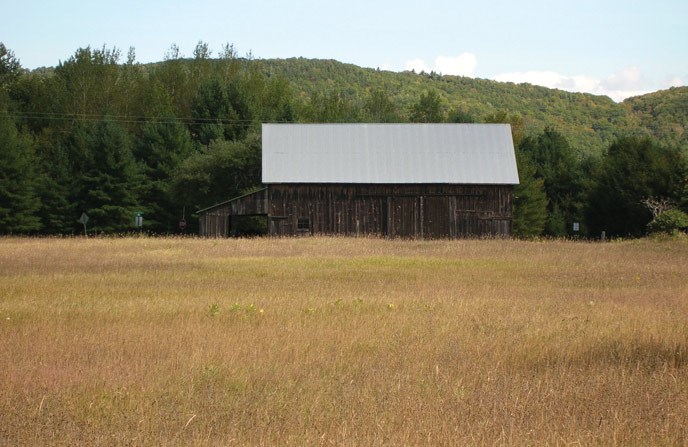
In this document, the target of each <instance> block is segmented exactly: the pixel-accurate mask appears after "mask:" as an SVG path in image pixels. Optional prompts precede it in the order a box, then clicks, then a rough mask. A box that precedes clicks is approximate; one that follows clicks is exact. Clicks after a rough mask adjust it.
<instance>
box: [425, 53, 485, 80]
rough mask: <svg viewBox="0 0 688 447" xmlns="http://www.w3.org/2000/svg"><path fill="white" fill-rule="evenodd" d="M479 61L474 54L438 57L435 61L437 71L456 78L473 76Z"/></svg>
mask: <svg viewBox="0 0 688 447" xmlns="http://www.w3.org/2000/svg"><path fill="white" fill-rule="evenodd" d="M476 65H478V59H477V58H476V57H475V54H473V53H463V54H461V55H459V56H456V57H447V56H438V57H437V59H435V68H436V71H438V72H440V73H442V74H446V75H454V76H472V75H473V72H474V71H475V67H476Z"/></svg>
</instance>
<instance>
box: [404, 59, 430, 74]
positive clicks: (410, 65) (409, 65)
mask: <svg viewBox="0 0 688 447" xmlns="http://www.w3.org/2000/svg"><path fill="white" fill-rule="evenodd" d="M404 69H405V70H409V71H410V70H415V71H416V72H418V73H420V72H421V71H425V72H430V71H432V70H431V69H430V67H428V66H427V65H426V64H425V61H424V60H423V59H411V60H410V61H406V64H405V65H404Z"/></svg>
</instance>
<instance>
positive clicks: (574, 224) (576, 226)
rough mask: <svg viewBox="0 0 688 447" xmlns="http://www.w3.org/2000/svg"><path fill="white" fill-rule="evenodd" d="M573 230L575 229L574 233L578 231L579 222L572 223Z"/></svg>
mask: <svg viewBox="0 0 688 447" xmlns="http://www.w3.org/2000/svg"><path fill="white" fill-rule="evenodd" d="M573 231H575V232H576V233H578V232H579V231H580V223H578V222H574V223H573Z"/></svg>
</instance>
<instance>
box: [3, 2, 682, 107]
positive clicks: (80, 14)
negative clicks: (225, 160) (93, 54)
mask: <svg viewBox="0 0 688 447" xmlns="http://www.w3.org/2000/svg"><path fill="white" fill-rule="evenodd" d="M0 1H1V2H2V3H4V5H2V8H1V10H2V11H3V15H4V16H5V19H4V20H3V21H2V22H3V25H2V29H0V42H3V43H4V44H5V46H6V47H7V48H9V49H10V50H12V51H13V52H14V54H15V56H16V57H17V58H18V59H19V61H20V63H21V65H22V67H24V68H28V69H35V68H38V67H42V66H56V65H58V64H59V63H60V61H66V60H67V59H69V57H70V56H72V55H74V53H75V52H76V50H77V49H79V48H83V47H86V46H91V47H98V48H101V47H103V46H104V45H105V46H107V47H108V48H112V47H116V48H118V49H120V50H121V52H122V59H123V60H124V59H126V55H127V52H128V50H129V48H130V47H133V48H134V49H135V52H136V59H137V61H138V62H141V63H148V62H157V61H160V60H163V59H164V58H165V54H166V53H167V52H168V51H169V49H170V47H171V46H172V44H176V45H177V46H178V47H179V49H180V51H181V53H182V55H184V56H191V55H192V53H193V50H194V48H195V47H196V45H197V44H198V42H199V41H203V42H205V43H207V44H208V45H209V47H210V49H211V50H212V51H213V53H212V54H211V57H213V56H217V55H218V54H219V52H220V51H221V49H222V46H223V45H225V44H233V45H234V47H235V48H236V50H237V51H238V53H239V55H241V56H244V55H247V54H248V53H250V54H251V55H252V56H253V57H254V58H257V59H271V58H289V57H305V58H317V59H336V60H338V61H340V62H345V63H352V64H356V65H359V66H362V67H370V68H380V69H383V70H390V71H404V70H410V69H414V70H416V72H419V71H421V70H424V71H426V72H429V71H435V72H438V73H442V74H446V75H461V76H468V77H473V78H483V79H493V80H496V81H501V82H516V83H521V82H528V83H531V84H536V85H542V86H545V87H550V88H559V89H562V90H567V91H574V92H588V93H593V94H598V95H607V96H609V97H611V98H612V99H614V100H615V101H621V100H623V99H624V98H627V97H629V96H636V95H640V94H644V93H648V92H652V91H656V90H661V89H666V88H669V87H672V86H684V85H688V26H686V23H687V22H686V18H688V1H687V0H569V1H561V0H532V1H531V0H521V1H513V0H478V1H476V0H473V1H464V0H453V1H451V0H446V1H445V0H425V1H418V0H416V1H406V0H396V1H388V0H384V1H375V0H348V1H326V0H286V1H276V0H266V1H260V0H244V1H242V2H238V1H220V0H194V1H190V0H186V1H176V0H168V1H161V0H119V1H116V2H114V1H107V0H105V1H98V0H95V1H94V0H89V1H84V0H60V1H55V0H25V1H10V0H0Z"/></svg>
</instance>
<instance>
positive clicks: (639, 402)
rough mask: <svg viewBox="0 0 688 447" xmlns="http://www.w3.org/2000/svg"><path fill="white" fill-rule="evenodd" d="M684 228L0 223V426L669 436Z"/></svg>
mask: <svg viewBox="0 0 688 447" xmlns="http://www.w3.org/2000/svg"><path fill="white" fill-rule="evenodd" d="M687 427H688V243H686V242H685V241H664V242H657V241H649V240H641V241H626V242H613V243H607V244H596V243H582V242H579V243H574V242H552V241H549V242H522V241H504V240H488V241H451V242H448V241H432V242H430V241H389V240H379V239H342V238H306V239H257V240H200V239H147V238H130V239H89V240H85V239H19V238H5V239H0V444H2V445H108V446H109V445H160V446H168V445H274V446H284V445H294V446H301V445H338V446H378V445H486V444H487V445H571V444H573V445H686V444H688V428H687Z"/></svg>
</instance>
